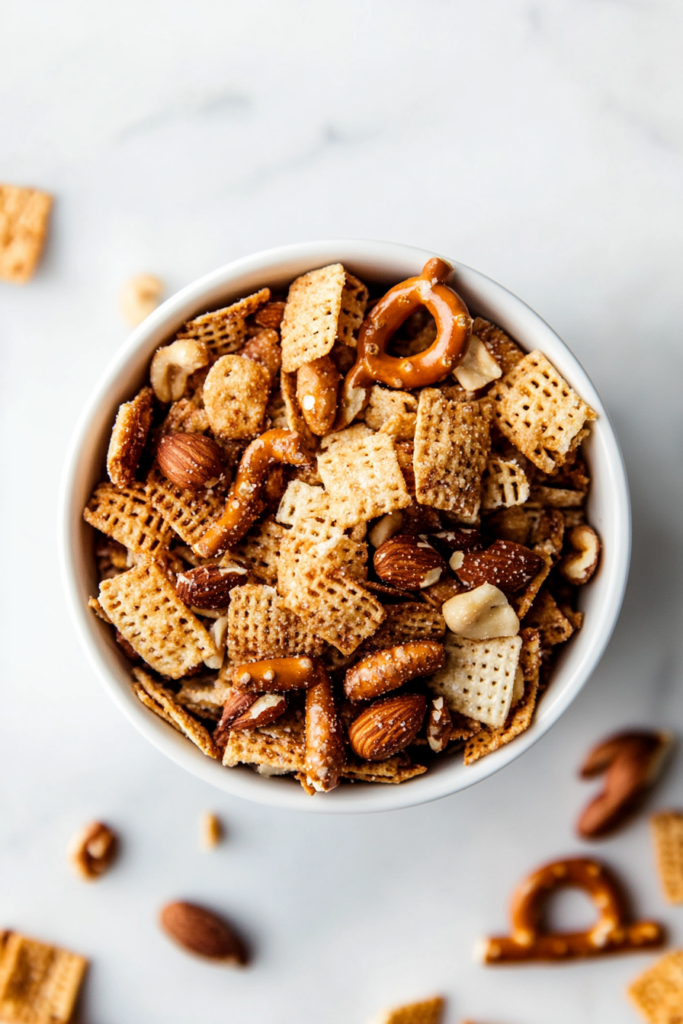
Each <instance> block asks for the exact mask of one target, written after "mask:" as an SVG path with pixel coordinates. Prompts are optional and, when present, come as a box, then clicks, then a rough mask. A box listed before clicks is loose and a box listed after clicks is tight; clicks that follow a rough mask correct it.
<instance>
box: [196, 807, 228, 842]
mask: <svg viewBox="0 0 683 1024" xmlns="http://www.w3.org/2000/svg"><path fill="white" fill-rule="evenodd" d="M201 838H202V846H203V847H204V849H205V850H215V848H216V847H217V846H220V844H221V842H222V841H223V825H222V824H221V819H220V818H219V817H218V815H216V814H213V813H212V812H211V811H206V812H205V813H204V814H203V815H202V820H201Z"/></svg>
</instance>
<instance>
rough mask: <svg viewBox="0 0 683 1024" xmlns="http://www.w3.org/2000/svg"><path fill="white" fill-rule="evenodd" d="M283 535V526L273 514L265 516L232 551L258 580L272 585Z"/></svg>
mask: <svg viewBox="0 0 683 1024" xmlns="http://www.w3.org/2000/svg"><path fill="white" fill-rule="evenodd" d="M284 535H285V529H284V527H283V526H280V524H279V523H277V522H276V521H275V519H274V518H273V516H267V517H266V518H265V519H262V520H261V521H260V522H258V523H256V524H255V525H254V526H252V528H251V529H250V530H249V533H247V534H246V536H245V537H243V538H242V540H241V541H239V542H238V543H237V544H236V545H235V547H234V548H233V553H234V554H235V555H237V557H238V559H240V560H241V561H242V562H244V564H245V565H246V566H247V567H248V569H249V571H250V573H251V574H252V576H254V577H256V579H257V580H259V582H261V583H267V584H269V585H270V586H273V587H274V586H275V584H276V583H277V567H278V562H279V560H280V548H281V546H282V542H283V539H284Z"/></svg>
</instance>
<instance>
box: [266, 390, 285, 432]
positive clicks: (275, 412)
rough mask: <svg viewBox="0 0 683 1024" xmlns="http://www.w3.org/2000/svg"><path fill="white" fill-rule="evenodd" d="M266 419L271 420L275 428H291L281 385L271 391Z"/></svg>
mask: <svg viewBox="0 0 683 1024" xmlns="http://www.w3.org/2000/svg"><path fill="white" fill-rule="evenodd" d="M266 419H267V420H270V424H271V427H272V428H273V430H289V429H290V427H289V424H288V422H287V409H286V407H285V400H284V398H283V397H282V390H281V387H276V388H275V390H274V391H271V393H270V398H269V399H268V405H267V406H266Z"/></svg>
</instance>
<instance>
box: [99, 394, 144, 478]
mask: <svg viewBox="0 0 683 1024" xmlns="http://www.w3.org/2000/svg"><path fill="white" fill-rule="evenodd" d="M152 399H153V392H152V389H151V388H149V387H145V388H143V389H142V391H140V392H138V394H137V395H136V396H135V398H134V399H133V400H132V402H124V403H123V405H120V406H119V411H118V413H117V414H116V422H115V423H114V427H113V430H112V432H111V439H110V441H109V451H108V452H107V472H108V473H109V479H110V480H111V482H112V483H113V484H115V485H116V486H117V487H128V486H129V485H130V484H132V483H133V482H134V481H135V471H136V470H137V468H138V463H139V462H140V456H141V455H142V451H143V449H144V447H145V442H146V440H147V434H148V433H149V427H150V424H151V422H152Z"/></svg>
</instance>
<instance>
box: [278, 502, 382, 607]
mask: <svg viewBox="0 0 683 1024" xmlns="http://www.w3.org/2000/svg"><path fill="white" fill-rule="evenodd" d="M367 558H368V549H367V545H366V544H363V543H360V542H358V541H355V540H353V539H352V538H351V537H347V536H345V534H344V532H343V530H342V529H341V527H339V526H335V525H333V524H332V521H331V520H330V519H329V518H325V517H320V518H318V517H314V516H311V517H309V518H306V519H297V521H296V525H295V527H294V528H293V529H291V530H290V531H289V532H287V533H286V534H285V536H284V537H283V539H282V543H281V546H280V558H279V561H278V589H279V591H280V593H282V594H285V595H287V594H289V593H290V592H293V591H297V590H299V591H301V593H302V594H303V593H305V591H306V587H307V579H308V572H309V570H310V567H311V565H313V564H315V566H316V568H317V569H318V570H319V571H332V570H335V569H343V570H345V571H346V572H347V573H348V574H349V575H350V576H355V577H357V578H358V579H365V578H366V576H367V573H368V570H367Z"/></svg>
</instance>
